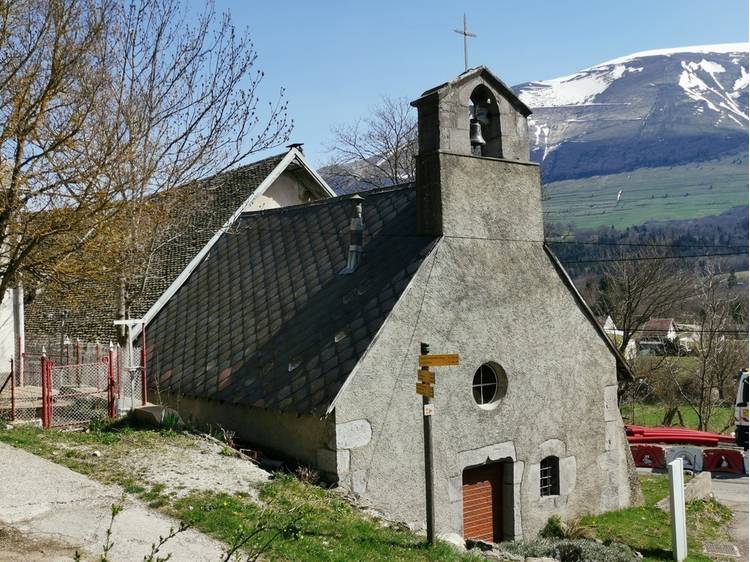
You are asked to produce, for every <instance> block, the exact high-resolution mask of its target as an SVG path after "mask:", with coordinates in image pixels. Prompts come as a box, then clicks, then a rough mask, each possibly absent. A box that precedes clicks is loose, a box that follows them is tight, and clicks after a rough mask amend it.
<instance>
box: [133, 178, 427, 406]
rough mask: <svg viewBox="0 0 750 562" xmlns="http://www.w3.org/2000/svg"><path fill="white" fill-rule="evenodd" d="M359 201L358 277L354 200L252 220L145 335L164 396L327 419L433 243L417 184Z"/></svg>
mask: <svg viewBox="0 0 750 562" xmlns="http://www.w3.org/2000/svg"><path fill="white" fill-rule="evenodd" d="M362 195H363V196H364V198H365V201H364V203H363V211H364V212H363V216H364V222H365V236H364V257H363V261H362V263H361V265H360V267H359V268H358V269H357V270H355V271H354V273H352V274H350V275H341V274H339V272H340V271H341V270H342V269H343V268H344V266H345V265H346V259H347V252H348V245H349V235H348V229H349V219H350V217H351V216H352V212H353V204H352V202H351V201H350V200H349V199H348V198H341V197H339V198H335V199H329V200H327V201H324V202H319V203H312V204H308V205H302V206H297V207H288V208H284V209H274V210H271V211H263V212H256V213H247V214H245V215H243V216H242V217H241V219H240V221H239V223H238V225H237V227H236V228H233V229H232V231H231V232H229V233H226V234H224V235H223V236H222V238H221V239H220V240H219V241H218V242H217V243H216V245H215V246H214V247H213V248H212V250H211V253H210V255H209V256H208V257H207V258H206V259H205V260H204V261H203V262H202V263H201V264H200V266H198V268H197V269H196V270H195V271H194V272H193V274H192V275H191V277H190V278H189V279H188V281H187V282H186V283H185V284H184V285H183V286H182V288H181V289H180V290H179V291H178V292H177V293H176V294H175V295H174V296H173V297H172V299H171V300H170V301H169V302H168V303H167V304H166V305H165V307H164V308H163V309H162V310H161V311H160V312H159V314H157V316H156V317H155V318H154V320H153V321H152V322H151V323H150V324H149V325H148V326H147V329H146V330H147V331H146V333H147V339H148V342H149V348H150V349H149V358H150V360H149V366H150V372H151V376H152V377H154V376H156V377H157V378H158V384H159V388H160V389H161V390H166V391H172V392H179V393H181V394H184V395H187V396H194V397H200V398H209V399H216V400H223V401H227V402H231V403H242V404H247V405H252V406H256V407H262V408H269V409H276V410H282V411H292V412H298V413H314V414H322V413H324V412H325V410H326V408H327V407H328V405H329V404H330V403H331V401H332V400H333V398H334V397H335V396H336V394H337V392H338V391H339V389H340V388H341V386H342V385H343V383H344V382H345V381H346V378H347V377H348V375H349V373H350V372H351V370H352V369H353V368H354V366H355V365H356V364H357V362H358V360H359V358H360V357H361V356H362V354H363V353H364V351H365V350H366V349H367V347H368V345H369V344H370V342H371V341H372V339H373V338H374V336H375V334H376V333H377V331H378V330H379V329H380V327H381V325H382V324H383V321H384V320H385V318H386V317H387V316H388V314H389V313H390V311H391V310H392V308H393V306H394V305H395V303H396V301H397V299H398V297H399V295H400V294H401V293H402V292H403V291H404V289H405V288H406V286H407V284H408V283H409V280H410V279H411V277H412V276H413V275H414V273H415V272H416V270H417V269H418V267H419V265H420V263H421V262H422V260H423V259H424V257H425V256H426V255H427V254H428V253H429V251H430V250H431V248H432V247H433V245H434V240H435V238H434V237H421V236H415V234H414V233H415V232H416V205H415V190H414V188H413V187H412V186H406V187H396V188H385V189H380V190H373V191H370V192H364V193H362Z"/></svg>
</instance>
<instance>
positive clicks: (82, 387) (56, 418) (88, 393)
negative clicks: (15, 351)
mask: <svg viewBox="0 0 750 562" xmlns="http://www.w3.org/2000/svg"><path fill="white" fill-rule="evenodd" d="M115 396H116V389H115V380H114V371H113V368H112V363H111V362H110V361H100V362H98V363H82V364H76V365H55V364H54V363H53V362H52V361H50V360H48V359H47V358H46V357H42V426H44V427H60V426H70V425H78V424H85V423H89V422H90V421H91V420H95V419H105V418H114V417H115V413H116V412H115Z"/></svg>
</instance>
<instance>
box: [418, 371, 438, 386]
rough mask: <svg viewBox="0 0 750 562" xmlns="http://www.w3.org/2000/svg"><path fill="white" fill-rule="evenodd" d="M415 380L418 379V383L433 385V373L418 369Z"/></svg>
mask: <svg viewBox="0 0 750 562" xmlns="http://www.w3.org/2000/svg"><path fill="white" fill-rule="evenodd" d="M417 378H418V379H419V382H426V383H429V384H435V373H433V372H432V371H424V370H422V369H420V370H419V371H417Z"/></svg>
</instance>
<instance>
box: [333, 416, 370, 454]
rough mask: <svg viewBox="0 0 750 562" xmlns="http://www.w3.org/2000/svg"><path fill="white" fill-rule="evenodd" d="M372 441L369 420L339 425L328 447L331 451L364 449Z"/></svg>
mask: <svg viewBox="0 0 750 562" xmlns="http://www.w3.org/2000/svg"><path fill="white" fill-rule="evenodd" d="M371 439H372V426H371V425H370V422H369V421H367V420H354V421H350V422H346V423H337V424H336V427H335V428H334V435H332V436H331V438H330V440H329V443H328V446H329V447H330V448H331V449H355V448H357V447H364V446H365V445H367V444H368V443H369V442H370V440H371Z"/></svg>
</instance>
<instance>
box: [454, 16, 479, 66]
mask: <svg viewBox="0 0 750 562" xmlns="http://www.w3.org/2000/svg"><path fill="white" fill-rule="evenodd" d="M453 31H455V32H456V33H458V34H459V35H463V36H464V71H466V70H469V42H468V38H469V37H476V35H475V34H474V33H470V32H469V27H468V26H467V25H466V14H464V28H463V29H454V30H453Z"/></svg>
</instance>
